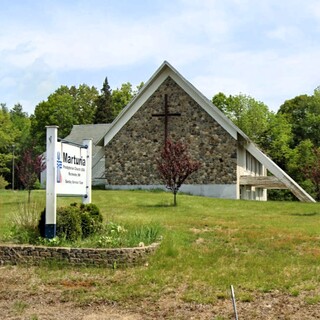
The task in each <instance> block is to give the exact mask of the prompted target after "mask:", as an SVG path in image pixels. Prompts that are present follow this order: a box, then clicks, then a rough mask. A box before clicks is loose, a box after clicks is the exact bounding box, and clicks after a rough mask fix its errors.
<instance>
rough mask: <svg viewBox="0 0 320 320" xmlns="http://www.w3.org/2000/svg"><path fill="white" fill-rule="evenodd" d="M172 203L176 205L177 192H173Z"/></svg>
mask: <svg viewBox="0 0 320 320" xmlns="http://www.w3.org/2000/svg"><path fill="white" fill-rule="evenodd" d="M173 205H174V206H175V207H176V206H177V193H176V192H174V193H173Z"/></svg>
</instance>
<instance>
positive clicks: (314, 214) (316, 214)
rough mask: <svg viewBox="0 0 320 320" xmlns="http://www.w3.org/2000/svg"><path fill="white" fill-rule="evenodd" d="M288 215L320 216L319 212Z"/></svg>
mask: <svg viewBox="0 0 320 320" xmlns="http://www.w3.org/2000/svg"><path fill="white" fill-rule="evenodd" d="M290 216H296V217H314V216H320V212H306V213H291V214H290Z"/></svg>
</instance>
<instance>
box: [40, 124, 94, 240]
mask: <svg viewBox="0 0 320 320" xmlns="http://www.w3.org/2000/svg"><path fill="white" fill-rule="evenodd" d="M46 128H47V154H46V159H47V182H46V220H45V221H46V222H45V237H46V238H49V239H52V238H54V237H55V236H56V210H57V196H81V197H82V202H83V203H85V204H88V203H91V170H92V169H91V163H92V160H91V155H92V140H90V139H86V140H83V144H82V145H79V144H75V143H72V142H69V141H64V140H62V141H60V142H58V127H57V126H48V127H46Z"/></svg>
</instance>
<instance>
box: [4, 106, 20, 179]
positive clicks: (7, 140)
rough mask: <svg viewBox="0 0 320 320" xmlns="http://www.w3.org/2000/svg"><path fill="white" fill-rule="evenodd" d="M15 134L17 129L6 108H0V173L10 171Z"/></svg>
mask: <svg viewBox="0 0 320 320" xmlns="http://www.w3.org/2000/svg"><path fill="white" fill-rule="evenodd" d="M16 136H17V129H16V128H15V127H14V125H13V123H12V121H11V120H10V114H9V112H8V110H7V109H6V108H5V107H4V106H2V109H0V173H7V172H10V168H11V160H12V145H13V144H14V142H15V138H16Z"/></svg>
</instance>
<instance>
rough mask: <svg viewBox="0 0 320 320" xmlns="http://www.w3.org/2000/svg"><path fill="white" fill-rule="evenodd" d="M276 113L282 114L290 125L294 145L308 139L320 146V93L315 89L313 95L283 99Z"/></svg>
mask: <svg viewBox="0 0 320 320" xmlns="http://www.w3.org/2000/svg"><path fill="white" fill-rule="evenodd" d="M278 113H280V114H282V115H284V116H285V117H286V118H287V120H288V122H289V123H290V124H291V125H292V134H293V145H292V147H293V148H294V147H296V146H297V145H298V144H299V143H300V142H302V141H304V140H310V141H312V143H313V144H314V145H316V146H320V129H319V127H320V126H319V122H320V93H319V90H315V92H314V95H312V96H308V95H300V96H297V97H295V98H293V99H291V100H287V101H285V103H284V104H283V105H281V106H280V109H279V111H278Z"/></svg>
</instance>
